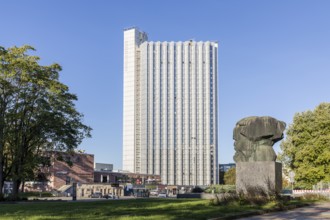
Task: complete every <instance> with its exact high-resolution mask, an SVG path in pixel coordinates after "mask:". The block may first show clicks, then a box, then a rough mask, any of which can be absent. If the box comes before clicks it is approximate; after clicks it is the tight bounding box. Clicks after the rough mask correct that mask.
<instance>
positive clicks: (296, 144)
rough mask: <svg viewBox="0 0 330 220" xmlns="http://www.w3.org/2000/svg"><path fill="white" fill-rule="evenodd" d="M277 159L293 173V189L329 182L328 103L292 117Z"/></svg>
mask: <svg viewBox="0 0 330 220" xmlns="http://www.w3.org/2000/svg"><path fill="white" fill-rule="evenodd" d="M281 150H282V152H281V154H280V155H279V159H280V160H281V161H282V162H283V163H284V165H285V166H286V167H288V168H289V169H291V170H293V171H294V172H295V186H296V187H299V188H311V187H312V186H313V185H314V184H316V183H318V182H320V181H330V103H321V104H320V105H319V106H317V107H316V108H315V109H314V110H313V111H306V112H302V113H297V114H295V116H294V118H293V123H292V124H291V125H290V126H289V128H288V129H287V132H286V139H285V140H284V141H282V143H281Z"/></svg>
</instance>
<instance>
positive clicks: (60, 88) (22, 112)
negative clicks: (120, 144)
mask: <svg viewBox="0 0 330 220" xmlns="http://www.w3.org/2000/svg"><path fill="white" fill-rule="evenodd" d="M33 50H34V48H32V47H30V46H23V47H12V48H8V49H5V48H3V47H0V189H2V188H3V182H4V181H5V180H8V179H9V178H10V180H12V181H13V183H14V189H13V199H17V198H18V197H17V196H18V189H19V186H20V184H21V183H22V182H24V181H25V179H27V178H31V173H34V171H35V170H37V168H38V167H39V166H40V165H41V163H40V159H41V157H43V152H44V151H47V150H59V151H73V150H74V149H75V148H76V147H77V146H78V145H79V144H80V143H81V141H82V140H83V138H85V137H89V136H90V131H91V128H90V127H88V126H86V125H84V124H83V123H82V119H83V115H82V114H81V113H79V112H78V111H77V110H76V109H75V104H74V101H76V100H77V96H76V95H74V94H71V93H70V92H69V88H68V87H67V86H66V85H64V84H63V83H61V82H60V81H59V72H60V71H61V67H60V66H59V65H58V64H52V65H50V66H42V65H40V64H39V60H40V58H39V57H37V56H31V55H29V54H28V53H29V52H31V51H33ZM1 192H2V190H0V197H1V196H2V195H1Z"/></svg>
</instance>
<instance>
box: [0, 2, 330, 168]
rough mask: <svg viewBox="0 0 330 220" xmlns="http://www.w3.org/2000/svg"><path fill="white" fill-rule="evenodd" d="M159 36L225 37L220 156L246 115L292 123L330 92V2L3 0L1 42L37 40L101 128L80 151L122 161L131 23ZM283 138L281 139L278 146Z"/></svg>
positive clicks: (224, 159) (224, 158)
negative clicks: (125, 40) (126, 47)
mask: <svg viewBox="0 0 330 220" xmlns="http://www.w3.org/2000/svg"><path fill="white" fill-rule="evenodd" d="M131 26H137V27H139V28H140V29H141V30H143V31H145V32H147V33H148V35H149V40H152V41H158V40H159V41H172V40H173V41H180V40H181V41H183V40H189V39H195V40H196V41H199V40H202V41H206V40H218V41H219V44H220V47H219V60H218V62H219V70H218V74H219V82H218V95H219V100H218V104H219V134H218V135H219V162H220V163H229V162H233V159H232V157H233V155H234V149H233V140H232V132H233V128H234V126H235V124H236V122H237V121H238V120H240V119H241V118H243V117H247V116H252V115H256V116H265V115H269V116H273V117H275V118H277V119H279V120H282V121H285V122H286V123H287V124H290V123H291V122H292V119H293V116H294V114H295V113H296V112H302V111H306V110H310V109H314V108H315V107H316V106H317V105H318V104H319V103H321V102H327V101H329V97H330V86H329V84H330V1H327V0H324V1H322V0H290V1H288V0H273V1H271V0H240V1H239V0H227V1H224V0H213V1H212V0H200V1H197V0H195V1H194V0H186V1H184V0H181V1H179V0H159V1H156V0H149V1H146V0H138V1H136V0H131V1H125V0H118V1H115V0H112V1H110V0H103V1H101V0H89V1H87V0H86V1H84V0H56V1H55V0H48V1H45V0H29V1H24V0H21V1H18V0H11V1H9V0H0V45H1V46H4V47H11V46H15V45H16V46H21V45H24V44H29V45H32V46H34V47H35V48H36V49H37V52H36V53H35V54H36V55H38V56H40V57H41V58H42V61H41V63H42V64H44V65H46V64H47V65H48V64H51V63H53V62H57V63H59V64H61V65H62V67H63V71H62V72H61V77H60V79H61V81H62V82H64V83H65V84H67V85H68V86H69V87H70V91H71V92H72V93H75V94H77V95H78V98H79V101H78V102H77V103H76V105H77V108H78V110H79V111H80V112H82V113H83V114H84V115H85V121H84V122H85V123H86V124H88V125H90V126H91V127H92V128H93V132H92V135H93V137H92V138H91V139H86V140H85V141H84V142H83V143H82V145H81V146H80V148H81V149H84V150H86V152H87V153H92V154H94V155H95V161H96V162H101V163H113V164H114V166H115V168H116V169H118V168H121V166H122V117H123V114H122V110H123V107H122V106H123V29H124V28H127V27H131ZM278 149H279V145H278V144H277V145H276V146H275V150H276V151H278Z"/></svg>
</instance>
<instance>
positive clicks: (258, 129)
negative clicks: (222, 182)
mask: <svg viewBox="0 0 330 220" xmlns="http://www.w3.org/2000/svg"><path fill="white" fill-rule="evenodd" d="M285 126H286V124H285V123H284V122H283V121H278V120H276V119H275V118H272V117H269V116H263V117H255V116H253V117H247V118H243V119H242V120H240V121H239V122H237V123H236V127H235V128H234V137H233V138H234V140H235V143H234V145H235V150H236V153H235V155H234V160H235V162H254V161H275V160H276V154H275V151H274V149H273V145H274V143H276V142H277V141H279V140H281V139H282V138H283V131H284V129H285Z"/></svg>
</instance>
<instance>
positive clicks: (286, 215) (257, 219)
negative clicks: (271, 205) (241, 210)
mask: <svg viewBox="0 0 330 220" xmlns="http://www.w3.org/2000/svg"><path fill="white" fill-rule="evenodd" d="M240 219H247V220H264V219H271V220H279V219H294V220H309V219H318V220H320V219H322V220H329V219H330V202H327V203H318V204H314V205H311V206H306V207H303V208H297V209H293V210H290V211H284V212H273V213H267V214H264V215H259V216H254V217H248V218H240Z"/></svg>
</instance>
